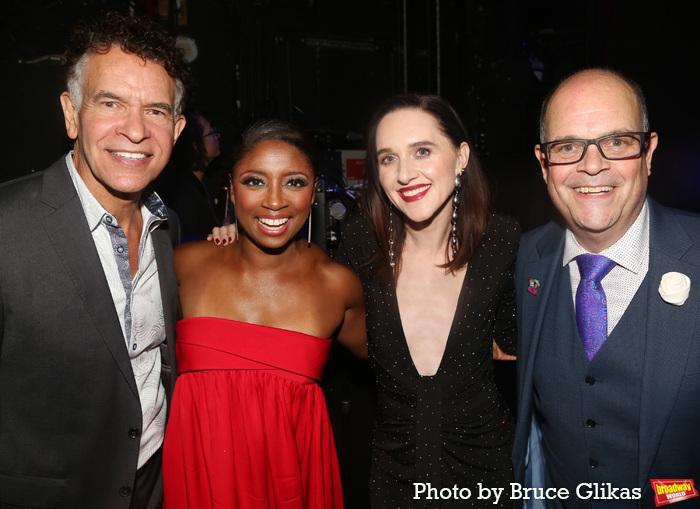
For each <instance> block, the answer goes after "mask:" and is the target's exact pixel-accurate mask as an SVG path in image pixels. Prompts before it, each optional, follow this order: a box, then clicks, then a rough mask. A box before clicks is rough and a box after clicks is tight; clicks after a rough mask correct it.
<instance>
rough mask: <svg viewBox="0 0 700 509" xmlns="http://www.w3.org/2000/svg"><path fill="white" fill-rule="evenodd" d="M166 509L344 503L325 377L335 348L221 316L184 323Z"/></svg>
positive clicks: (166, 464) (321, 508) (168, 447)
mask: <svg viewBox="0 0 700 509" xmlns="http://www.w3.org/2000/svg"><path fill="white" fill-rule="evenodd" d="M176 345H177V346H176V348H177V359H178V369H179V372H180V374H179V376H178V379H177V383H176V385H175V394H174V396H173V401H172V406H171V409H170V419H169V421H168V427H167V430H166V433H165V444H164V446H163V486H164V490H165V508H166V509H177V508H190V509H215V508H216V509H234V508H243V509H245V508H254V509H257V508H270V509H272V508H279V509H282V508H284V509H292V508H293V509H302V508H303V509H311V508H313V509H328V508H339V507H342V505H343V500H342V492H341V486H340V471H339V468H338V460H337V456H336V452H335V444H334V442H333V433H332V430H331V425H330V421H329V420H328V413H327V410H326V402H325V400H324V397H323V392H322V391H321V388H320V387H319V386H318V384H317V383H316V380H319V379H320V378H321V374H322V372H323V367H324V365H325V363H326V359H327V357H328V351H329V348H330V340H328V339H323V338H317V337H314V336H309V335H307V334H302V333H299V332H293V331H287V330H282V329H275V328H271V327H264V326H261V325H254V324H248V323H242V322H236V321H233V320H225V319H221V318H208V317H197V318H187V319H185V320H181V321H180V322H178V324H177V343H176Z"/></svg>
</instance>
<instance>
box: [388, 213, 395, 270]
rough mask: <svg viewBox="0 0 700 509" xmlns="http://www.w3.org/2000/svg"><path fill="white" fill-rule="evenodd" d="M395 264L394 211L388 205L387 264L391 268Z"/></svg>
mask: <svg viewBox="0 0 700 509" xmlns="http://www.w3.org/2000/svg"><path fill="white" fill-rule="evenodd" d="M395 265H396V262H395V261H394V213H393V212H392V211H391V207H389V266H390V267H391V268H392V269H393V268H394V266H395Z"/></svg>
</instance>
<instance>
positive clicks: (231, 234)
mask: <svg viewBox="0 0 700 509" xmlns="http://www.w3.org/2000/svg"><path fill="white" fill-rule="evenodd" d="M236 233H237V232H236V225H235V224H225V225H222V226H221V227H214V229H213V230H212V231H211V233H210V234H209V235H207V240H208V241H210V242H214V244H216V245H217V246H227V245H229V244H231V243H232V242H233V241H234V240H236Z"/></svg>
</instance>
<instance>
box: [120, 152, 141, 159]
mask: <svg viewBox="0 0 700 509" xmlns="http://www.w3.org/2000/svg"><path fill="white" fill-rule="evenodd" d="M112 154H114V155H115V156H119V157H124V158H126V159H146V154H140V153H138V152H112Z"/></svg>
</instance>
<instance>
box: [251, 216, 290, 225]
mask: <svg viewBox="0 0 700 509" xmlns="http://www.w3.org/2000/svg"><path fill="white" fill-rule="evenodd" d="M287 221H289V218H288V217H283V218H280V219H268V218H263V217H259V218H258V222H260V223H261V224H264V225H265V226H271V227H278V226H282V225H284V224H287Z"/></svg>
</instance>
